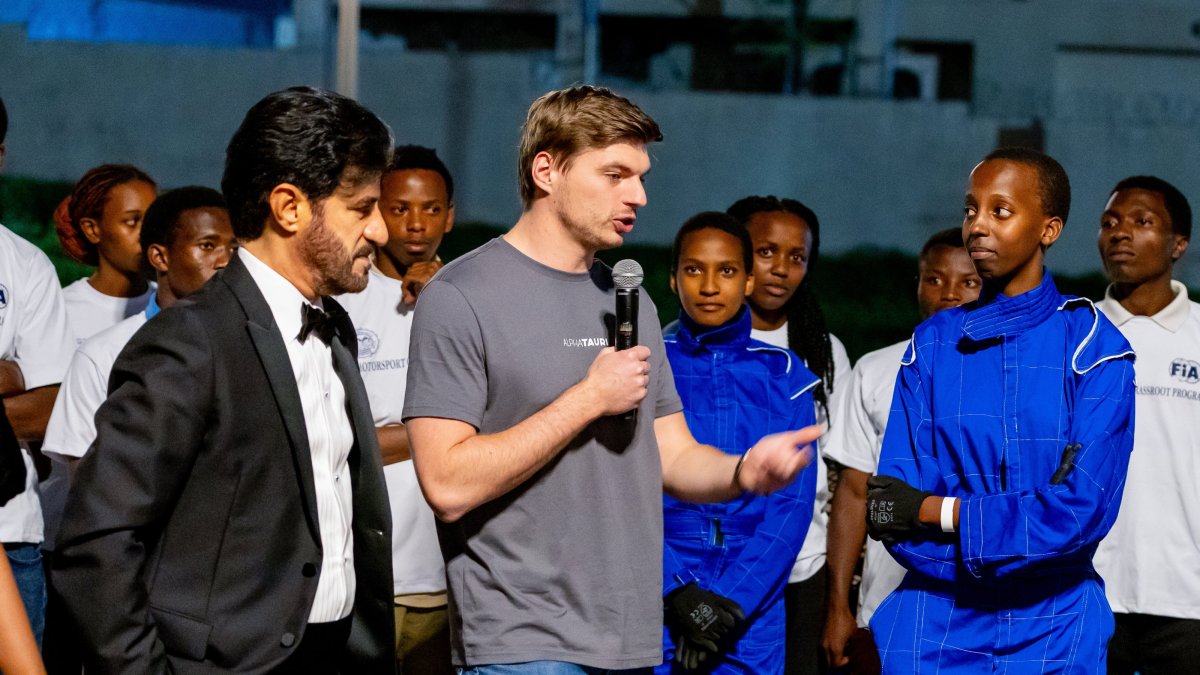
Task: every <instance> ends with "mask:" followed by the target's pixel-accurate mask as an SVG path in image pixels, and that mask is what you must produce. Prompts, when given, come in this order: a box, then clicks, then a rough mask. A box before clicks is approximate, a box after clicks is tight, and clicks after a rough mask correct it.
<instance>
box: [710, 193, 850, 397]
mask: <svg viewBox="0 0 1200 675" xmlns="http://www.w3.org/2000/svg"><path fill="white" fill-rule="evenodd" d="M725 212H726V213H728V214H729V215H731V216H733V217H734V218H736V219H737V220H738V222H739V223H741V224H742V226H743V227H745V226H746V225H747V224H748V223H749V222H750V218H752V217H753V216H755V215H757V214H759V213H778V212H783V213H790V214H792V215H794V216H797V217H798V218H800V219H801V220H803V221H804V222H805V223H807V224H808V230H809V232H810V233H811V234H812V248H811V249H809V252H808V274H806V275H805V277H804V281H802V282H800V285H799V286H798V287H797V288H796V292H795V293H793V294H792V297H791V298H790V299H789V300H788V302H787V305H786V307H785V308H786V310H787V326H788V331H787V332H788V348H789V349H791V350H792V351H793V352H795V353H796V356H799V357H800V358H801V359H803V360H804V365H805V366H807V367H808V369H809V370H811V371H812V372H813V374H815V375H816V376H817V377H819V378H821V384H820V385H818V386H817V388H816V390H814V391H813V398H814V399H816V401H817V403H818V404H819V405H820V406H821V407H822V408H824V409H825V410H826V411H828V409H829V397H830V396H832V395H833V385H834V382H833V375H834V373H833V371H834V363H833V343H832V342H831V341H830V339H829V328H827V327H826V325H825V313H824V312H823V311H821V303H820V302H818V301H817V295H816V293H814V292H813V290H812V284H811V283H810V282H809V279H811V278H812V270H813V266H815V265H816V264H817V254H818V253H819V252H820V249H821V223H820V221H819V220H818V219H817V214H816V213H814V212H813V210H812V209H810V208H808V207H807V206H805V205H804V204H802V203H801V202H799V201H796V200H795V199H780V198H778V197H775V196H772V195H769V196H766V197H759V196H754V197H744V198H742V199H739V200H737V201H736V202H734V203H733V204H732V205H730V207H729V208H728V209H726V210H725Z"/></svg>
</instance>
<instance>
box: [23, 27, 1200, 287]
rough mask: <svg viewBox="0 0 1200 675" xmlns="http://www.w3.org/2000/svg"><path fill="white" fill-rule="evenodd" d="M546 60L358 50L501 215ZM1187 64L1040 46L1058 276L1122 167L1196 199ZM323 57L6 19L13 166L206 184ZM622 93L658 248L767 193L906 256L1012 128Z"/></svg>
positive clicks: (871, 110)
mask: <svg viewBox="0 0 1200 675" xmlns="http://www.w3.org/2000/svg"><path fill="white" fill-rule="evenodd" d="M551 58H552V56H551V55H545V54H527V55H519V54H516V55H494V54H470V55H463V54H447V53H417V52H408V51H404V50H401V49H397V48H395V47H388V46H386V45H367V46H366V48H364V50H363V53H362V56H361V60H360V64H361V75H360V79H359V81H360V92H361V99H362V100H363V102H364V103H365V104H366V105H368V106H369V107H371V108H372V109H374V110H376V111H377V112H378V113H379V114H380V115H381V116H382V117H383V118H384V119H385V120H387V122H388V123H389V124H390V125H391V126H392V128H393V130H394V132H395V134H396V139H397V141H398V142H410V143H420V144H425V145H431V146H434V147H436V148H438V150H439V153H440V154H442V156H443V157H444V158H445V159H446V161H447V163H448V164H449V165H450V167H451V169H452V170H453V171H454V172H455V175H456V183H457V185H458V186H460V187H459V192H458V195H457V201H458V204H459V218H460V219H462V220H478V221H487V222H492V223H497V224H506V223H509V222H512V221H513V220H514V219H515V218H516V217H517V215H518V214H519V211H520V202H519V199H518V195H517V189H516V169H515V165H516V145H517V141H518V138H517V134H518V129H519V126H520V124H521V121H522V119H523V118H524V114H525V110H526V108H527V107H528V105H529V103H530V102H531V101H532V100H533V99H534V98H535V97H536V96H537V95H539V94H540V93H542V92H543V91H544V90H545V89H546V88H548V86H549V84H548V82H549V81H550V80H549V78H548V77H547V76H546V70H545V65H546V63H547V61H548V60H549V59H551ZM1197 63H1198V61H1197V60H1196V59H1194V58H1192V57H1190V56H1187V55H1159V56H1148V57H1144V59H1143V60H1139V59H1138V58H1120V57H1118V56H1115V55H1111V54H1103V53H1100V54H1096V53H1089V52H1078V51H1070V50H1060V49H1056V50H1055V51H1054V52H1053V53H1052V55H1051V56H1050V66H1049V68H1048V69H1047V73H1048V74H1047V76H1046V86H1047V90H1048V91H1049V92H1050V95H1049V96H1050V98H1049V100H1050V105H1049V106H1048V107H1049V114H1048V115H1047V116H1046V118H1045V119H1044V124H1045V129H1046V139H1047V149H1048V150H1049V151H1050V152H1051V153H1052V154H1054V155H1055V156H1056V157H1058V158H1059V159H1060V161H1062V162H1063V164H1064V165H1065V166H1066V167H1067V170H1068V172H1069V173H1070V175H1071V177H1072V180H1073V183H1074V185H1075V208H1074V211H1073V216H1072V218H1071V222H1070V224H1069V225H1068V228H1067V232H1066V235H1065V236H1064V239H1063V241H1062V243H1061V244H1060V245H1058V246H1056V247H1055V250H1054V251H1052V253H1051V257H1050V262H1051V265H1052V266H1053V267H1054V268H1056V269H1061V270H1064V271H1069V272H1081V271H1089V270H1094V269H1097V268H1098V264H1097V262H1096V254H1095V244H1094V237H1095V231H1096V228H1095V223H1096V222H1097V220H1098V216H1099V213H1100V210H1101V208H1102V206H1103V203H1104V201H1105V199H1106V198H1107V190H1108V189H1109V188H1110V187H1111V185H1112V184H1113V182H1115V181H1116V180H1117V179H1119V178H1120V177H1122V176H1124V175H1127V174H1129V173H1136V172H1154V173H1157V174H1159V175H1162V176H1163V177H1164V178H1167V179H1168V180H1172V181H1175V182H1176V183H1177V184H1178V185H1179V186H1180V187H1181V188H1182V189H1183V190H1184V191H1185V193H1187V194H1189V195H1191V196H1192V197H1193V199H1194V200H1197V201H1198V202H1200V133H1197V132H1200V100H1198V99H1197V94H1195V92H1196V91H1200V88H1198V87H1197V86H1196V85H1198V84H1200V68H1198V67H1197ZM322 64H323V61H322V58H321V56H320V55H319V54H314V53H312V52H309V51H305V50H292V51H276V50H213V49H199V48H167V47H159V46H146V45H99V44H60V43H35V44H29V43H26V42H25V40H24V39H23V36H22V34H21V33H20V31H19V30H17V29H13V28H11V27H0V96H3V97H4V99H5V101H6V104H7V105H8V107H9V111H10V117H11V129H10V133H9V138H8V149H9V153H8V157H7V166H6V171H8V172H10V173H12V174H16V175H27V176H33V177H39V178H48V179H68V180H70V179H74V178H76V177H78V176H79V175H80V174H82V173H83V172H84V171H85V170H87V169H88V168H89V167H91V166H94V165H96V164H99V163H102V162H111V161H125V162H132V163H135V164H138V165H140V166H142V167H144V168H145V169H147V170H148V171H150V172H151V173H152V174H153V175H154V176H155V177H156V178H158V179H159V181H160V182H161V183H162V184H163V185H164V186H176V185H181V184H185V183H201V184H207V185H216V184H217V183H218V182H219V179H220V175H221V170H222V162H223V154H224V146H225V143H226V142H227V141H228V139H229V137H230V135H231V134H232V132H233V130H234V129H235V128H236V126H237V124H238V123H239V121H240V120H241V118H242V116H243V114H244V113H245V110H246V109H247V108H248V107H249V106H250V105H251V104H252V103H253V102H254V101H256V100H258V99H259V98H260V97H261V96H263V95H264V94H266V93H267V92H269V91H272V90H275V89H279V88H282V87H285V86H289V85H294V84H309V83H320V82H321V81H322V76H321V73H322V72H324V71H323V65H322ZM1101 74H1104V75H1106V76H1108V77H1109V78H1110V79H1111V80H1112V82H1111V83H1110V82H1109V81H1108V80H1106V79H1105V78H1104V77H1100V75H1101ZM1135 85H1136V86H1135ZM1097 91H1099V92H1100V93H1099V94H1097ZM1124 91H1130V92H1133V93H1135V94H1136V96H1130V97H1124V96H1122V92H1124ZM624 93H627V94H628V95H629V96H630V97H631V98H633V99H634V100H635V101H637V102H638V103H639V104H641V105H642V106H643V107H644V108H645V109H646V110H647V111H648V112H650V113H651V114H652V115H654V116H655V117H656V118H657V119H658V120H659V122H660V123H661V125H662V127H663V129H664V132H665V135H666V141H665V142H664V143H662V144H660V145H658V146H655V147H653V148H652V150H651V153H652V156H653V159H654V169H653V171H652V173H651V175H650V177H649V180H648V191H649V195H650V204H649V205H648V206H647V207H646V208H645V209H644V210H643V211H642V214H641V218H640V219H639V223H638V227H637V230H636V231H635V233H634V235H633V240H634V241H642V242H654V243H665V242H668V241H670V238H671V236H672V235H673V233H674V231H675V229H676V227H677V226H678V225H679V224H680V223H681V222H682V221H683V220H684V219H685V218H686V217H688V216H689V215H692V214H693V213H695V212H697V211H701V210H707V209H723V208H725V207H726V206H727V205H728V204H729V203H730V202H732V201H733V200H735V199H737V198H739V197H742V196H745V195H747V194H767V193H773V194H778V195H781V196H791V197H796V198H799V199H801V200H803V201H805V202H807V203H809V205H810V206H812V207H813V208H814V209H815V210H816V211H817V213H818V214H819V215H820V216H821V220H822V224H823V241H824V247H825V250H827V251H831V252H836V251H841V250H846V249H848V248H851V247H854V246H857V245H862V244H874V245H879V246H885V247H898V248H903V249H907V250H910V251H912V250H915V249H916V248H917V247H918V246H919V245H920V243H921V241H922V240H923V239H924V238H925V237H926V236H927V235H928V234H929V233H932V232H933V231H935V230H937V229H941V228H944V227H950V226H954V225H956V224H958V223H959V222H960V220H961V208H962V191H963V187H964V185H965V182H966V178H967V174H968V172H969V171H970V169H971V167H972V166H973V164H974V163H975V162H976V161H978V159H979V158H980V157H981V156H982V155H983V154H985V153H986V152H987V151H988V150H990V149H991V148H992V147H993V146H994V144H995V142H996V137H997V131H998V129H999V128H1000V127H1001V126H1003V125H1004V124H1006V123H1008V121H1007V118H1006V116H1005V115H1003V114H996V115H993V114H985V113H983V112H981V111H979V110H977V109H975V108H974V107H973V106H972V104H968V103H945V102H941V103H939V102H926V101H913V102H892V101H884V100H872V99H851V98H824V99H817V98H807V97H778V96H768V95H752V96H748V95H735V94H720V93H699V92H650V91H626V92H624ZM1098 96H1099V97H1101V98H1103V97H1107V98H1105V99H1104V100H1106V101H1108V103H1106V104H1105V105H1103V106H1101V107H1100V109H1101V110H1107V111H1109V112H1097V108H1096V107H1095V106H1092V105H1091V102H1092V101H1095V100H1096V99H1097V97H1098ZM1147 100H1149V101H1156V102H1152V103H1145V101H1147ZM1114 111H1115V112H1114ZM1185 260H1187V259H1186V258H1185ZM1193 270H1195V272H1197V273H1200V265H1197V266H1193V265H1191V264H1190V263H1188V264H1187V266H1186V268H1185V269H1184V270H1183V272H1184V277H1185V278H1186V279H1187V280H1188V281H1190V282H1193V283H1198V282H1200V274H1197V273H1193Z"/></svg>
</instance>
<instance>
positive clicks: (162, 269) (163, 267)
mask: <svg viewBox="0 0 1200 675" xmlns="http://www.w3.org/2000/svg"><path fill="white" fill-rule="evenodd" d="M146 260H149V261H150V266H151V267H153V268H154V271H155V272H158V273H159V274H166V273H167V269H168V268H169V267H170V266H171V254H170V253H169V252H168V251H167V247H166V246H163V245H162V244H150V248H147V249H146Z"/></svg>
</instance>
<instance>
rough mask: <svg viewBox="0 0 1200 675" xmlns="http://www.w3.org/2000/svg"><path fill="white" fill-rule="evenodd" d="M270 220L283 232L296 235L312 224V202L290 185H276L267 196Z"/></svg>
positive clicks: (302, 192)
mask: <svg viewBox="0 0 1200 675" xmlns="http://www.w3.org/2000/svg"><path fill="white" fill-rule="evenodd" d="M267 203H268V204H269V205H270V207H271V220H272V221H274V222H275V224H276V226H278V227H279V228H280V229H281V230H283V231H284V232H287V233H289V234H297V233H299V232H300V231H301V230H303V229H304V228H305V227H307V226H308V224H309V223H310V222H312V202H311V201H309V199H308V195H306V194H304V191H303V190H301V189H300V188H298V187H296V186H295V185H292V184H291V183H280V184H279V185H276V186H275V187H274V188H273V189H272V190H271V194H270V195H268V196H267Z"/></svg>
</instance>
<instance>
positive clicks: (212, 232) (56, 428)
mask: <svg viewBox="0 0 1200 675" xmlns="http://www.w3.org/2000/svg"><path fill="white" fill-rule="evenodd" d="M138 236H139V239H140V242H141V248H142V250H143V251H145V253H146V257H147V258H148V259H149V262H150V266H151V267H152V268H153V269H154V270H155V272H156V273H157V276H158V283H157V284H151V287H150V290H151V292H153V293H154V295H153V296H152V297H151V298H150V301H149V303H148V304H147V305H146V306H145V308H144V309H143V310H142V311H140V312H137V313H136V314H134V315H132V316H130V317H128V318H126V319H124V320H123V321H121V322H120V323H117V324H116V325H114V326H109V327H108V328H106V329H104V330H101V331H100V332H99V333H96V334H95V335H93V336H91V337H89V338H87V339H86V340H84V342H83V344H81V345H80V346H79V348H78V349H77V350H76V351H75V355H74V356H73V357H72V358H71V364H70V366H69V367H68V368H67V373H66V376H65V377H64V378H63V383H62V388H61V389H60V390H59V393H58V399H57V400H56V401H55V402H54V411H53V412H52V413H51V415H50V423H49V424H48V425H47V427H46V441H45V443H44V444H43V446H42V452H43V453H44V454H45V455H46V456H47V457H49V458H50V459H52V460H55V461H54V471H53V472H52V474H51V479H50V480H47V481H45V482H43V483H42V485H41V489H42V508H43V510H44V512H45V519H46V544H45V545H44V546H43V548H44V549H46V550H47V551H53V550H54V541H55V538H56V536H57V534H58V527H59V524H60V522H61V521H62V519H63V518H64V515H63V505H64V503H65V502H66V498H67V491H68V489H69V488H70V471H69V470H68V467H70V466H73V465H74V464H75V462H77V461H79V459H80V458H82V457H83V456H84V454H85V453H87V451H88V449H89V448H90V447H91V445H92V442H93V441H94V440H96V423H95V416H96V411H97V410H99V409H100V404H102V403H104V400H105V399H106V398H107V397H108V376H109V374H110V373H111V372H112V368H113V363H115V362H116V360H117V356H118V355H119V354H120V353H121V350H122V349H124V347H125V343H127V342H129V339H130V338H132V337H133V334H134V333H136V332H137V331H138V330H139V329H140V328H141V327H142V326H143V325H144V324H145V323H146V322H147V321H148V320H150V318H151V317H153V316H155V315H156V314H158V312H159V311H160V310H162V309H166V308H168V307H170V306H171V305H173V304H175V301H176V300H177V299H179V298H182V297H186V296H188V295H190V294H192V293H194V292H196V291H198V290H199V289H200V288H201V287H202V286H203V285H204V284H205V282H207V281H208V280H209V279H210V278H211V277H212V276H213V275H214V274H216V272H217V270H220V269H222V268H224V267H225V266H226V265H227V264H228V263H229V256H230V255H231V254H232V252H233V250H234V248H235V247H236V244H237V241H236V240H235V239H234V236H233V226H232V225H231V224H230V223H229V212H228V211H227V210H226V208H225V199H224V197H222V196H221V193H219V192H217V191H216V190H213V189H211V188H206V187H183V188H178V189H176V190H171V191H169V192H166V193H163V194H162V195H160V196H158V197H157V198H156V199H155V200H154V202H153V203H152V204H151V205H150V207H149V208H148V209H146V215H145V218H144V219H143V221H142V226H141V231H140V232H139V235H138ZM65 517H69V516H65ZM49 585H50V590H51V597H50V601H49V608H48V610H47V623H46V636H45V645H44V647H45V649H44V652H45V655H46V667H47V668H48V669H49V670H50V672H51V673H55V672H63V673H66V672H75V673H77V672H79V669H80V668H82V667H83V665H82V658H83V656H82V654H80V653H79V649H80V647H81V644H80V642H79V639H78V633H77V630H78V629H77V628H75V627H74V626H72V625H71V624H70V622H69V620H68V619H67V618H66V612H65V610H64V609H63V607H62V605H61V602H60V601H59V600H58V598H57V597H56V596H55V595H54V592H53V591H54V579H53V577H52V578H51V579H50V580H49Z"/></svg>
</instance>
